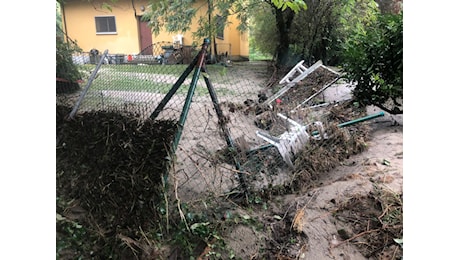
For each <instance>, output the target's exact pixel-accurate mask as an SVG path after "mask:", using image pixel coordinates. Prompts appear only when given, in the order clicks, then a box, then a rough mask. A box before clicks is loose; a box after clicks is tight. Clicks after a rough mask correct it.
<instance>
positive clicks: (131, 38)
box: [63, 0, 249, 57]
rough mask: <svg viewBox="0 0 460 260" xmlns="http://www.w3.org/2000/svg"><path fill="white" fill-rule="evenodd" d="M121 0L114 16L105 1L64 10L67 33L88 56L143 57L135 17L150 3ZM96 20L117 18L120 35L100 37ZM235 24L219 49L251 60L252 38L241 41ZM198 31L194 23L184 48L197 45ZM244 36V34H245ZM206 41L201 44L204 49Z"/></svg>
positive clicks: (77, 2) (74, 2)
mask: <svg viewBox="0 0 460 260" xmlns="http://www.w3.org/2000/svg"><path fill="white" fill-rule="evenodd" d="M133 2H134V8H133V6H132V1H130V0H119V1H117V2H116V3H115V4H111V7H112V12H110V11H109V10H107V9H106V8H103V7H102V1H92V2H90V3H89V2H88V1H81V0H70V1H69V0H68V1H66V4H65V6H64V10H63V12H64V13H63V16H64V19H65V21H64V22H65V28H64V29H65V30H66V32H67V34H68V36H69V37H70V38H71V39H73V40H76V41H77V43H78V45H79V46H80V47H81V48H82V49H83V51H85V52H88V51H90V50H91V49H93V48H95V49H98V50H99V51H104V50H106V49H108V50H109V53H123V54H136V53H139V52H140V51H141V50H140V43H139V32H138V31H139V29H138V24H137V20H136V18H135V13H136V14H137V15H142V14H143V12H142V11H141V6H145V7H147V6H148V1H142V0H137V1H133ZM195 5H196V6H203V3H195ZM205 12H206V10H205V9H204V8H200V9H198V10H197V17H199V16H200V15H203V14H205ZM96 16H115V21H116V26H117V34H114V35H107V34H103V35H100V34H99V35H98V34H96V25H95V17H96ZM229 19H230V20H232V24H231V25H230V26H229V27H227V28H226V29H225V30H224V39H223V40H220V39H218V40H216V43H217V44H218V50H219V49H220V48H219V47H224V46H227V47H226V48H228V46H231V50H230V53H229V54H231V55H233V56H243V57H248V56H249V41H248V37H247V36H246V37H241V35H242V34H241V33H240V32H239V31H238V30H237V29H236V26H237V23H236V19H235V17H230V18H229ZM197 27H198V24H197V22H194V23H192V25H191V29H190V31H187V32H185V33H181V34H182V35H183V44H184V45H191V44H192V43H193V38H192V32H193V31H195V30H196V28H197ZM175 34H177V33H168V32H165V31H163V32H161V33H160V34H159V35H158V36H156V35H152V42H153V43H155V42H159V41H171V42H172V40H173V36H174V35H175ZM243 36H244V34H243ZM201 43H202V40H200V41H198V44H199V45H201Z"/></svg>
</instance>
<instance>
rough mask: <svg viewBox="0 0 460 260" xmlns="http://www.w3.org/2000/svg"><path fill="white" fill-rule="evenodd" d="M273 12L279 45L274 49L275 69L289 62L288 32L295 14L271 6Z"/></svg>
mask: <svg viewBox="0 0 460 260" xmlns="http://www.w3.org/2000/svg"><path fill="white" fill-rule="evenodd" d="M272 8H273V9H274V12H275V17H276V27H277V28H278V35H279V43H278V47H277V49H276V67H278V68H281V67H283V66H285V65H286V64H287V63H288V61H289V44H290V40H289V30H290V28H291V25H292V21H293V20H294V16H295V13H294V11H292V10H291V9H289V8H287V9H286V10H284V11H282V10H281V9H278V8H276V7H275V6H274V5H273V4H272Z"/></svg>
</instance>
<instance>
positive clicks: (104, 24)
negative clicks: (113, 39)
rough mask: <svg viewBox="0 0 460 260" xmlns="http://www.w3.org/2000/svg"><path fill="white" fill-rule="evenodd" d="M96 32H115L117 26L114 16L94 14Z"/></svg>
mask: <svg viewBox="0 0 460 260" xmlns="http://www.w3.org/2000/svg"><path fill="white" fill-rule="evenodd" d="M95 21H96V34H115V33H117V26H116V24H115V16H96V17H95Z"/></svg>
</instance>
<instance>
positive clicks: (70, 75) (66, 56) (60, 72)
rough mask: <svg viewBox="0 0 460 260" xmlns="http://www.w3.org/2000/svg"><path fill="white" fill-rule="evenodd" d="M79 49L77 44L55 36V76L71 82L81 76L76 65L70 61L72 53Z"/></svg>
mask: <svg viewBox="0 0 460 260" xmlns="http://www.w3.org/2000/svg"><path fill="white" fill-rule="evenodd" d="M79 51H81V50H80V48H79V47H78V46H77V45H75V44H72V43H67V42H64V41H63V40H62V39H61V38H59V37H56V78H62V79H66V80H68V81H71V82H76V81H77V80H79V79H81V78H82V76H81V74H80V72H79V71H78V66H77V65H76V64H74V63H73V61H72V54H73V53H75V52H79Z"/></svg>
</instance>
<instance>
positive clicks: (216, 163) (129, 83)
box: [57, 42, 277, 198]
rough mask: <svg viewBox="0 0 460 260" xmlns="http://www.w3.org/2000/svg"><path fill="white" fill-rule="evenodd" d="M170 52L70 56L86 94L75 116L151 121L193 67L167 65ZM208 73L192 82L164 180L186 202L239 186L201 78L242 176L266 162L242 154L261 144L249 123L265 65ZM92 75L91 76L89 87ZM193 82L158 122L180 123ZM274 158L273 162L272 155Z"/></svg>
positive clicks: (162, 47)
mask: <svg viewBox="0 0 460 260" xmlns="http://www.w3.org/2000/svg"><path fill="white" fill-rule="evenodd" d="M170 48H173V47H172V44H170V43H169V42H161V43H156V44H153V45H152V46H150V47H149V48H148V49H144V50H143V51H142V52H141V53H140V54H138V55H126V54H110V52H109V54H108V55H107V56H106V57H105V56H104V55H102V52H100V51H98V52H93V53H91V52H90V53H77V54H75V55H74V56H73V61H74V63H75V64H78V66H79V68H80V71H81V72H82V75H84V78H83V80H82V82H81V83H80V86H81V89H84V88H85V87H88V88H87V92H86V93H85V95H84V98H83V99H82V101H81V104H79V107H78V112H77V113H84V112H86V111H95V110H96V111H111V112H118V113H121V114H123V113H126V114H130V115H135V116H136V117H137V118H138V119H139V121H142V120H145V119H147V118H149V117H150V116H151V115H152V112H153V111H154V110H155V108H157V106H158V105H159V103H160V102H161V101H162V100H163V98H164V97H165V95H166V94H167V93H168V91H170V89H171V88H172V86H173V85H174V84H175V83H176V82H177V81H178V79H179V77H180V76H181V75H182V74H183V73H184V71H185V70H186V69H187V68H188V66H190V64H187V63H184V61H188V60H189V61H192V60H193V58H194V57H187V58H186V59H185V58H183V57H182V58H183V59H182V58H181V59H180V60H181V61H180V62H178V61H177V60H178V58H177V57H178V56H176V57H174V58H173V59H172V60H173V62H171V57H173V55H174V53H173V52H174V51H177V49H174V48H173V50H172V52H171V53H167V52H170V51H171V50H170ZM193 53H198V51H196V50H190V55H191V54H193ZM183 54H184V52H182V53H181V55H183ZM101 59H103V61H102V64H101V66H100V68H99V70H98V71H97V72H94V70H95V69H96V67H97V63H98V62H100V61H101ZM206 72H207V73H205V72H202V73H201V75H200V77H199V79H198V81H197V84H196V89H195V93H194V95H193V99H192V103H191V107H190V110H189V112H188V116H187V119H186V122H185V125H184V129H183V133H182V137H181V140H180V142H179V145H178V149H177V151H176V161H177V162H176V163H175V165H174V173H173V174H172V175H173V176H172V178H170V180H171V181H173V182H174V183H175V186H176V187H177V189H178V191H179V193H182V195H183V196H185V197H186V198H187V197H190V198H192V197H193V198H197V197H199V196H202V195H207V194H209V193H212V194H214V196H216V195H221V194H223V193H225V192H228V191H229V190H232V189H234V188H236V187H237V186H238V185H239V184H240V180H239V179H238V176H237V175H238V171H237V170H236V169H235V165H234V164H235V161H234V160H232V156H230V155H231V154H232V153H233V155H234V152H235V151H231V149H228V145H227V143H226V141H225V138H224V136H223V133H222V130H221V127H220V125H219V118H218V116H217V114H216V111H215V109H214V106H213V102H212V100H211V97H210V93H209V92H208V89H207V85H206V82H205V80H204V77H207V78H208V79H209V81H210V82H211V83H212V87H213V88H214V90H215V93H216V95H217V98H218V102H219V106H220V108H221V109H222V111H223V114H224V118H225V121H226V127H227V128H228V130H229V133H230V138H231V139H232V141H234V143H235V145H236V147H237V150H238V151H236V152H237V153H238V155H237V157H235V158H237V161H238V163H241V165H242V168H241V171H242V172H243V174H244V175H246V176H247V177H248V178H249V179H250V178H252V176H255V175H257V174H258V173H259V172H256V171H259V170H260V169H259V168H260V167H259V166H257V164H260V165H262V164H263V163H265V162H264V161H266V160H267V158H265V157H264V158H263V159H255V158H256V157H257V156H255V154H257V153H259V154H260V153H262V152H264V151H259V152H255V153H253V155H251V156H249V154H248V151H249V150H250V149H252V148H254V147H258V146H261V145H264V144H265V142H264V141H263V140H262V139H260V138H258V137H257V136H256V131H257V130H258V127H257V125H256V124H255V123H254V119H255V115H256V112H257V109H256V107H257V106H258V105H260V104H261V102H262V101H263V100H260V95H261V93H262V92H263V91H264V89H265V88H264V86H265V84H266V80H267V78H268V77H267V72H268V65H267V64H266V63H264V62H258V63H247V62H242V63H240V62H236V63H233V64H231V65H228V64H225V65H222V64H207V65H206ZM92 74H95V77H94V79H92V82H91V84H90V85H89V86H88V82H89V81H90V76H91V75H92ZM192 77H193V73H190V74H189V75H188V76H187V77H186V78H185V80H184V82H183V84H182V85H181V86H180V87H179V89H178V90H177V92H176V93H175V94H174V95H173V96H172V98H171V99H170V100H169V102H168V103H167V104H166V106H165V107H164V108H163V109H162V110H161V112H160V113H159V114H158V117H157V118H156V120H174V121H177V120H178V119H179V117H180V115H181V113H182V111H183V106H184V102H185V98H186V96H187V92H188V90H189V88H190V85H191V82H192ZM82 92H83V90H80V91H76V92H74V93H72V94H60V95H57V102H58V103H63V104H67V105H70V106H75V104H76V103H77V100H78V99H79V98H80V97H81V96H80V95H81V94H82ZM268 152H270V151H268ZM272 152H273V151H272ZM272 156H273V157H276V158H277V155H276V153H273V155H272ZM249 157H254V158H251V159H249ZM159 159H162V158H159ZM270 161H271V163H274V161H273V160H270Z"/></svg>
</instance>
